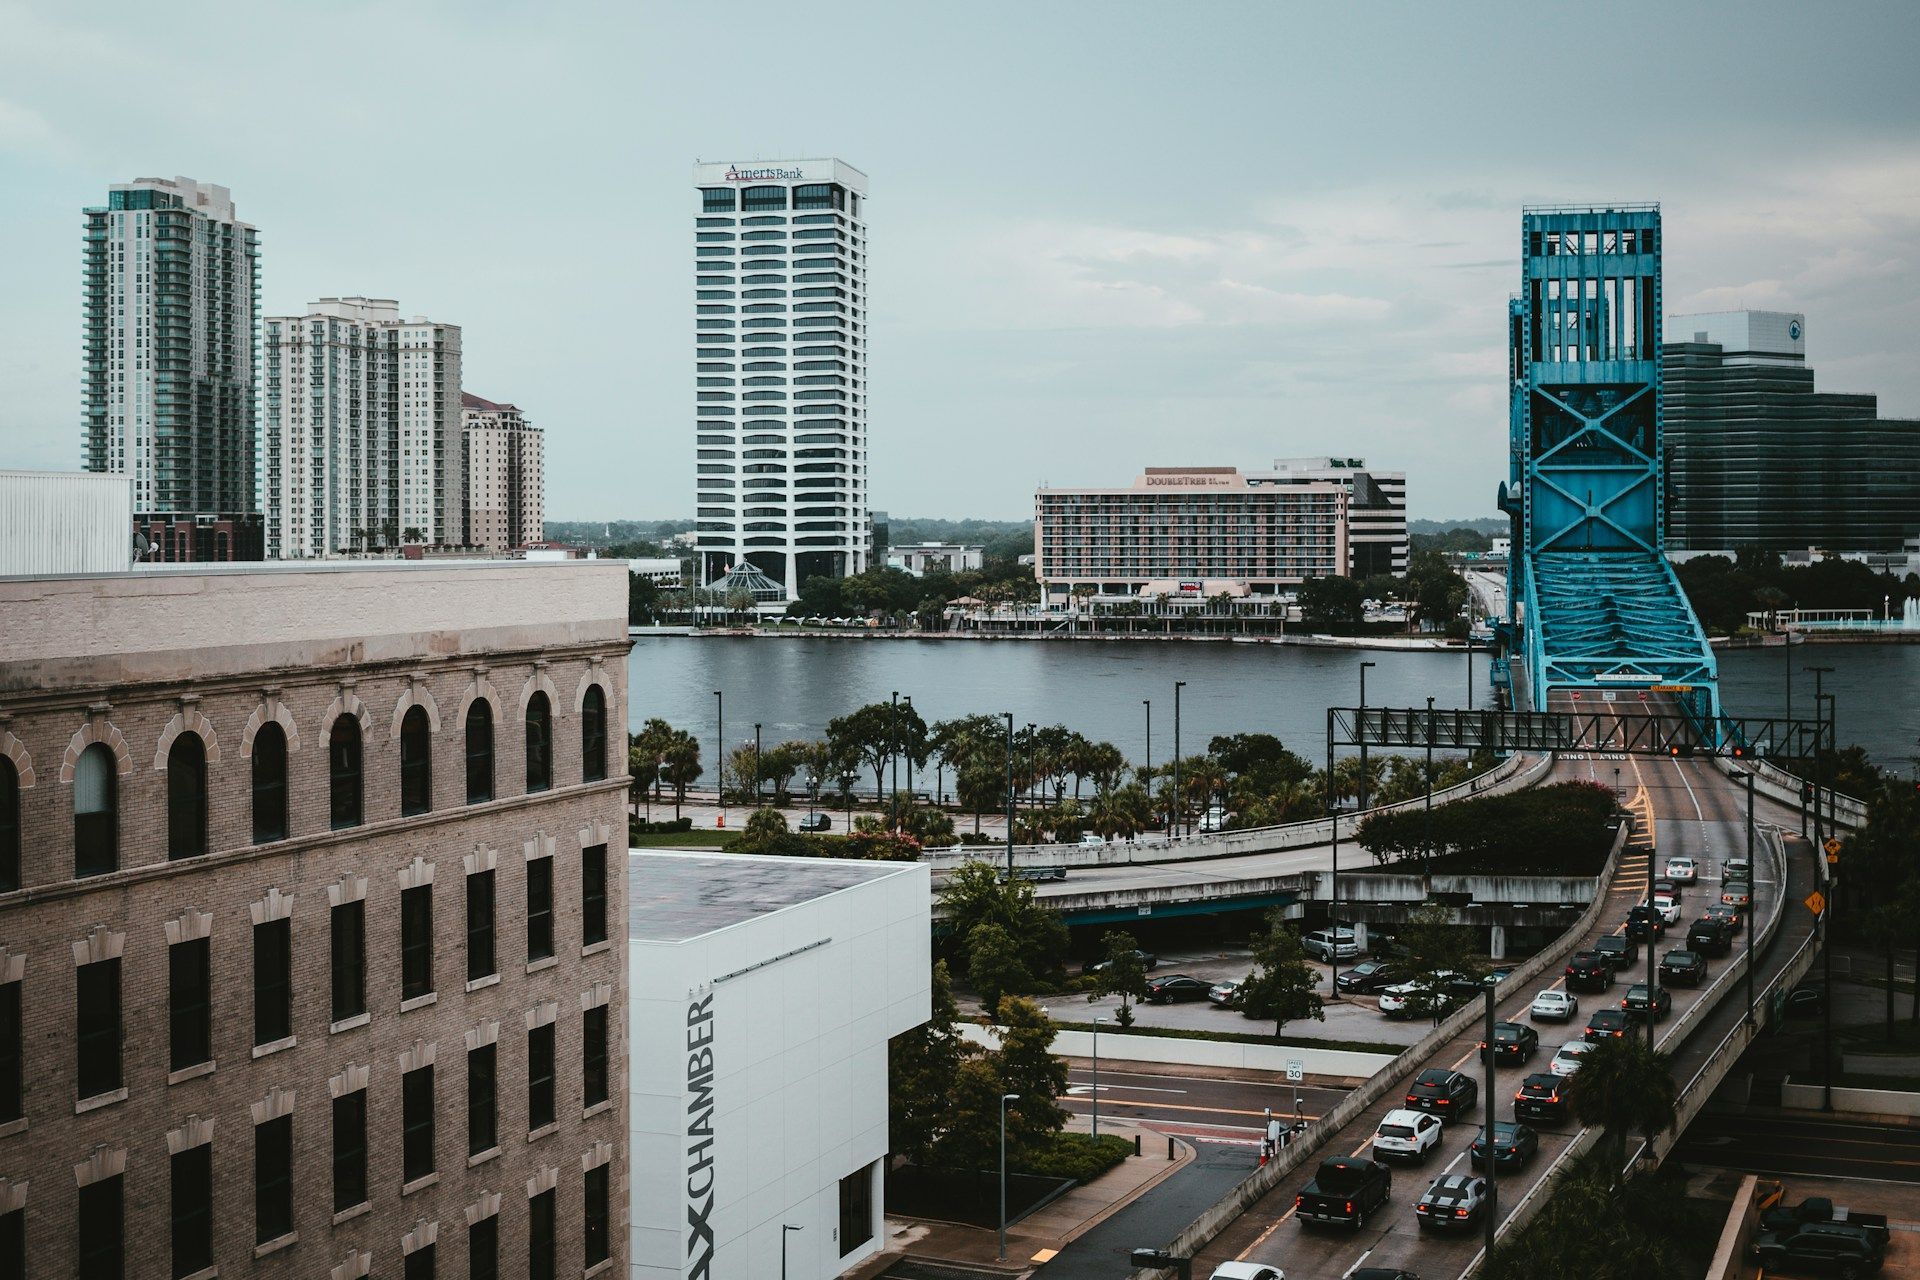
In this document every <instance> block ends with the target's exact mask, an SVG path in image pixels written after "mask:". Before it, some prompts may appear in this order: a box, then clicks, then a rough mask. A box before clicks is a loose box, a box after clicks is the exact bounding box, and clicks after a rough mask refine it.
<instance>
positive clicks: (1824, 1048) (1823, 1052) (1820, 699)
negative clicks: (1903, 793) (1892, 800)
mask: <svg viewBox="0 0 1920 1280" xmlns="http://www.w3.org/2000/svg"><path fill="white" fill-rule="evenodd" d="M1807 670H1809V671H1811V672H1813V721H1814V728H1813V856H1814V857H1815V858H1820V859H1824V858H1825V857H1826V856H1827V854H1826V843H1827V837H1826V827H1825V824H1824V823H1823V822H1822V820H1821V814H1820V793H1821V791H1822V790H1823V789H1824V788H1823V787H1822V785H1821V784H1822V782H1823V781H1824V779H1823V778H1822V777H1821V771H1822V768H1823V766H1824V765H1825V764H1826V725H1827V721H1826V720H1825V718H1824V717H1825V714H1826V696H1827V695H1826V693H1825V691H1824V689H1823V688H1822V682H1823V680H1824V679H1825V677H1826V676H1827V675H1828V674H1830V673H1831V672H1832V671H1833V668H1832V667H1808V668H1807ZM1832 879H1833V877H1832V876H1831V875H1829V876H1828V877H1827V880H1828V885H1827V892H1828V894H1829V895H1831V894H1832V892H1833V885H1832ZM1832 918H1833V903H1832V902H1828V903H1827V906H1826V909H1825V910H1823V911H1821V913H1820V921H1819V925H1820V956H1821V979H1822V981H1824V982H1825V983H1826V992H1825V998H1824V999H1823V1000H1821V1002H1820V1007H1821V1009H1822V1011H1823V1012H1822V1023H1823V1026H1824V1031H1823V1033H1822V1035H1821V1039H1820V1084H1821V1101H1820V1109H1821V1110H1822V1111H1831V1110H1833V927H1832V923H1831V922H1832Z"/></svg>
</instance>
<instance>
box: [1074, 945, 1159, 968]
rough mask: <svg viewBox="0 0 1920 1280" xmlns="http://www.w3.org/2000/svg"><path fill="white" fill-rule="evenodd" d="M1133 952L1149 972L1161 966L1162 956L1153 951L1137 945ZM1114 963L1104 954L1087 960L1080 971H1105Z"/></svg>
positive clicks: (1135, 957) (1141, 966)
mask: <svg viewBox="0 0 1920 1280" xmlns="http://www.w3.org/2000/svg"><path fill="white" fill-rule="evenodd" d="M1131 954H1132V956H1133V958H1134V959H1135V960H1138V961H1139V962H1140V968H1141V969H1142V970H1144V971H1145V972H1147V973H1152V972H1153V971H1154V970H1155V969H1156V968H1158V967H1159V966H1160V958H1159V957H1158V956H1156V955H1154V954H1153V953H1152V952H1151V951H1142V950H1140V949H1139V948H1138V947H1135V948H1134V949H1133V951H1132V953H1131ZM1112 963H1113V961H1111V960H1109V959H1107V958H1106V957H1105V956H1102V957H1100V959H1098V960H1089V961H1087V963H1086V964H1085V965H1083V966H1081V969H1080V972H1082V973H1105V972H1106V969H1107V966H1108V965H1110V964H1112Z"/></svg>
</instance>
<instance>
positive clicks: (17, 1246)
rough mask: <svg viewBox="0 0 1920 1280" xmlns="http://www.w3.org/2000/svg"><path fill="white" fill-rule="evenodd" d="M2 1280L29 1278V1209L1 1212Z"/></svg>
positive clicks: (0, 1268)
mask: <svg viewBox="0 0 1920 1280" xmlns="http://www.w3.org/2000/svg"><path fill="white" fill-rule="evenodd" d="M0 1280H27V1211H26V1210H25V1209H15V1210H14V1211H13V1212H12V1213H0Z"/></svg>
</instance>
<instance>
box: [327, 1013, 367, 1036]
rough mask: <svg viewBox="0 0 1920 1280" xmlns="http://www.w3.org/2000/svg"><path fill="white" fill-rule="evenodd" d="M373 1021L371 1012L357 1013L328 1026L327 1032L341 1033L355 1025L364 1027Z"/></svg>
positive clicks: (332, 1033) (331, 1033) (330, 1033)
mask: <svg viewBox="0 0 1920 1280" xmlns="http://www.w3.org/2000/svg"><path fill="white" fill-rule="evenodd" d="M372 1021H373V1015H372V1014H371V1013H356V1014H354V1015H353V1016H352V1017H351V1018H342V1019H340V1021H338V1022H336V1023H333V1024H332V1025H330V1026H329V1027H328V1028H327V1034H329V1035H339V1034H340V1033H341V1032H342V1031H351V1030H353V1029H354V1028H355V1027H364V1026H366V1025H367V1024H368V1023H369V1022H372Z"/></svg>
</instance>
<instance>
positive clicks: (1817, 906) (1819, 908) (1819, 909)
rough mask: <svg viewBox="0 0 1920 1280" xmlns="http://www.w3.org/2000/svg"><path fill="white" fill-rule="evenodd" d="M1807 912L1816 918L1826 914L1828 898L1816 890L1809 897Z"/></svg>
mask: <svg viewBox="0 0 1920 1280" xmlns="http://www.w3.org/2000/svg"><path fill="white" fill-rule="evenodd" d="M1807 910H1809V911H1811V912H1813V914H1815V915H1816V916H1817V915H1824V914H1826V910H1827V896H1826V895H1825V894H1823V893H1821V892H1820V891H1819V890H1818V889H1815V890H1814V891H1813V892H1812V893H1810V894H1808V895H1807Z"/></svg>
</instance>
